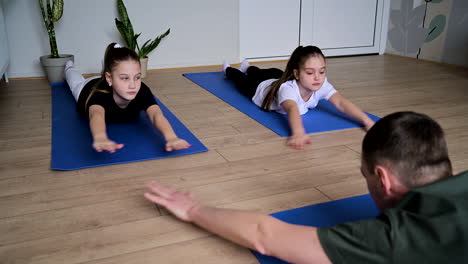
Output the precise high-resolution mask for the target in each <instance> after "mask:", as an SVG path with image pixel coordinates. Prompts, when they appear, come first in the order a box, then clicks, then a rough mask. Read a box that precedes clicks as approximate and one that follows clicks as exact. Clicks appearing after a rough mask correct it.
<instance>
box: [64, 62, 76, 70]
mask: <svg viewBox="0 0 468 264" xmlns="http://www.w3.org/2000/svg"><path fill="white" fill-rule="evenodd" d="M73 65H74V63H73V61H71V60H69V61H67V63H66V64H65V71H67V70H68V69H69V68H71V67H73Z"/></svg>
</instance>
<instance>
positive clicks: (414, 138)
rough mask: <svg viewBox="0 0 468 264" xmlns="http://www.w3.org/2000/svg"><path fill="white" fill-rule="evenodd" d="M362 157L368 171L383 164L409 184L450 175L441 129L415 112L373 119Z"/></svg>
mask: <svg viewBox="0 0 468 264" xmlns="http://www.w3.org/2000/svg"><path fill="white" fill-rule="evenodd" d="M362 159H363V161H364V162H365V164H366V167H367V169H368V171H369V172H370V173H373V171H374V169H375V167H376V166H377V165H382V166H385V167H387V168H389V169H390V170H392V172H393V173H394V174H395V175H396V177H397V178H398V179H399V180H400V182H401V183H402V184H404V185H405V186H406V187H408V188H415V187H418V186H421V185H424V184H428V183H431V182H433V181H436V180H439V179H442V178H445V177H449V176H451V175H452V165H451V163H450V159H449V157H448V151H447V144H446V142H445V138H444V131H443V130H442V128H441V127H440V126H439V124H437V122H435V121H434V120H433V119H431V118H430V117H428V116H427V115H424V114H418V113H414V112H397V113H393V114H390V115H388V116H385V117H384V118H382V119H380V120H379V121H378V122H376V123H375V124H374V126H373V127H372V128H371V129H370V130H369V131H368V132H367V134H366V136H365V137H364V141H363V143H362Z"/></svg>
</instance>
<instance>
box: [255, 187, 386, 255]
mask: <svg viewBox="0 0 468 264" xmlns="http://www.w3.org/2000/svg"><path fill="white" fill-rule="evenodd" d="M378 214H379V210H378V209H377V206H376V205H375V203H374V200H372V197H371V196H370V195H368V194H365V195H360V196H355V197H350V198H346V199H341V200H336V201H331V202H326V203H321V204H316V205H310V206H305V207H301V208H297V209H291V210H287V211H283V212H278V213H274V214H271V215H272V216H273V217H275V218H277V219H280V220H282V221H285V222H287V223H290V224H296V225H305V226H315V227H327V226H333V225H337V224H340V223H345V222H354V221H358V220H364V219H370V218H374V217H376V216H377V215H378ZM252 252H253V253H254V255H255V257H257V259H258V261H259V262H260V263H261V264H284V263H287V262H284V261H282V260H279V259H277V258H275V257H269V256H265V255H262V254H260V253H258V252H256V251H252Z"/></svg>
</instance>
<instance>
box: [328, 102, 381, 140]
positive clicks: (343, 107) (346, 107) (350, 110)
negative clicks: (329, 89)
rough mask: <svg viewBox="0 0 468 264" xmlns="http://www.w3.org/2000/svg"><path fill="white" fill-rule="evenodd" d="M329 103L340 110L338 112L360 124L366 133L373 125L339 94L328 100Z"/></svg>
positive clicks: (367, 117) (357, 108)
mask: <svg viewBox="0 0 468 264" xmlns="http://www.w3.org/2000/svg"><path fill="white" fill-rule="evenodd" d="M329 101H330V103H332V104H333V105H334V106H335V107H336V109H338V110H340V112H342V113H344V114H347V115H348V116H350V117H352V118H354V119H356V120H358V121H359V122H361V124H363V125H364V128H365V129H366V131H368V130H369V129H370V128H371V127H372V126H373V125H374V123H375V122H374V121H372V119H370V118H369V116H367V114H366V113H364V112H363V111H362V110H361V109H360V108H359V107H357V106H356V105H354V104H353V103H352V102H351V101H349V100H348V99H346V98H345V97H344V96H342V95H341V94H339V93H335V94H334V95H332V97H330V99H329Z"/></svg>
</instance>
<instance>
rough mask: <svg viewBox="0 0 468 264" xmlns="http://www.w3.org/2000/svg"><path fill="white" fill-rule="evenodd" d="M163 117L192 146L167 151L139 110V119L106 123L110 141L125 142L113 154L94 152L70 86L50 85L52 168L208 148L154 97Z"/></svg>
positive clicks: (158, 155)
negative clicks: (122, 146)
mask: <svg viewBox="0 0 468 264" xmlns="http://www.w3.org/2000/svg"><path fill="white" fill-rule="evenodd" d="M156 100H157V102H158V104H159V107H160V108H161V110H162V112H163V114H164V116H165V117H166V118H167V120H168V121H169V123H170V124H171V126H172V128H173V129H174V131H175V132H176V133H177V136H178V137H180V138H182V139H185V140H186V141H187V142H188V143H190V144H191V145H192V146H191V147H190V148H188V149H183V150H174V151H171V152H167V151H166V150H165V149H164V148H165V140H164V138H163V136H162V135H161V133H159V131H157V130H156V129H155V128H154V126H153V125H152V123H151V121H150V120H149V119H148V117H147V115H146V113H144V112H143V111H142V113H141V115H140V118H139V119H137V120H134V121H132V122H129V123H120V124H108V125H107V133H108V135H109V138H110V139H111V140H114V141H115V142H117V143H124V144H125V146H124V148H122V149H120V150H117V151H116V152H115V153H112V154H111V153H107V152H100V153H99V152H96V151H95V150H94V149H93V147H92V142H93V140H92V136H91V132H90V130H89V122H88V119H87V118H86V117H84V116H82V115H80V114H79V113H78V111H77V110H76V102H75V99H74V98H73V96H72V94H71V92H70V88H69V87H68V85H67V84H65V83H54V84H53V85H52V155H51V169H53V170H75V169H81V168H88V167H95V166H102V165H111V164H118V163H127V162H134V161H142V160H150V159H160V158H167V157H173V156H179V155H187V154H193V153H198V152H203V151H207V150H208V149H207V148H206V147H205V146H204V145H203V144H202V143H201V142H200V141H199V140H198V139H197V138H196V137H195V136H194V135H193V134H192V133H191V132H190V130H188V129H187V127H185V126H184V124H182V122H180V121H179V119H177V117H176V116H175V115H174V114H172V113H171V111H169V109H167V108H166V107H165V106H164V105H163V104H162V103H161V101H159V100H158V99H157V98H156Z"/></svg>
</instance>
